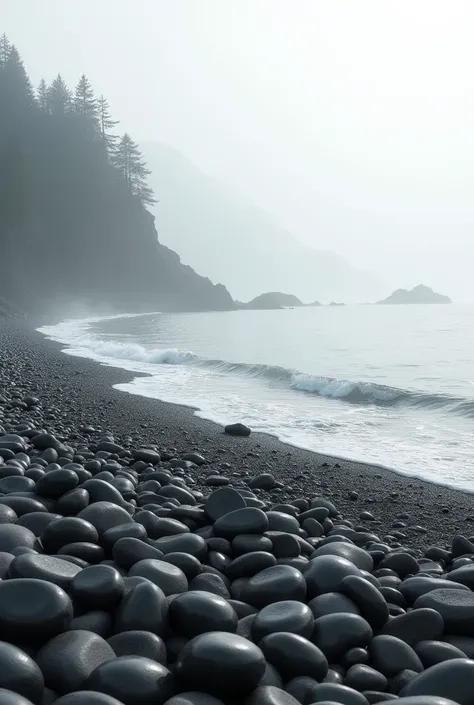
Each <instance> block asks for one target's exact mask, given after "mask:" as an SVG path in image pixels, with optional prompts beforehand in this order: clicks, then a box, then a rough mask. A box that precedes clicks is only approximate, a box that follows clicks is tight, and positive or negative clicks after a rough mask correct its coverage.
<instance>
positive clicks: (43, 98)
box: [36, 78, 49, 113]
mask: <svg viewBox="0 0 474 705" xmlns="http://www.w3.org/2000/svg"><path fill="white" fill-rule="evenodd" d="M36 100H37V102H38V107H39V109H40V110H41V111H42V112H43V113H49V88H48V86H47V85H46V81H45V80H44V78H42V79H41V81H40V82H39V84H38V88H37V89H36Z"/></svg>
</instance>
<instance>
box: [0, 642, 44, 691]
mask: <svg viewBox="0 0 474 705" xmlns="http://www.w3.org/2000/svg"><path fill="white" fill-rule="evenodd" d="M0 687H1V688H5V689H6V690H12V691H14V692H15V693H19V694H20V695H22V696H23V697H25V698H28V699H29V700H31V701H32V702H33V703H38V704H39V703H41V699H42V696H43V690H44V679H43V674H42V673H41V671H40V669H39V668H38V666H37V664H36V663H35V662H34V661H33V659H32V658H30V656H28V654H26V653H25V652H24V651H22V650H21V649H19V648H17V647H16V646H13V644H8V643H7V642H5V641H0Z"/></svg>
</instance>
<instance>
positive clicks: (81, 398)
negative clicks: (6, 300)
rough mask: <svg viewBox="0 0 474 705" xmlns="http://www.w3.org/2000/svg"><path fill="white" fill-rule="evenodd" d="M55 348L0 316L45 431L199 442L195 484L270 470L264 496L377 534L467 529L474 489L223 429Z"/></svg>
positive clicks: (443, 539) (9, 354)
mask: <svg viewBox="0 0 474 705" xmlns="http://www.w3.org/2000/svg"><path fill="white" fill-rule="evenodd" d="M63 347H64V346H61V345H59V344H57V343H53V342H51V341H49V340H46V339H45V338H44V337H43V336H42V335H41V334H40V333H38V332H36V331H35V330H34V329H33V328H32V326H31V324H30V325H29V324H28V323H26V322H24V321H1V322H0V350H1V358H0V365H1V366H2V367H3V370H4V371H5V370H7V371H8V373H9V379H10V380H11V384H12V385H13V384H16V385H23V388H24V390H26V391H28V392H29V393H31V394H34V395H35V396H38V397H40V398H41V401H42V404H43V408H48V409H49V410H50V414H49V423H50V427H49V429H48V430H51V431H52V432H54V431H55V430H56V431H57V432H60V431H61V430H62V431H63V432H64V431H65V430H67V429H69V430H70V431H71V432H74V431H75V430H76V429H78V428H79V427H80V426H81V425H86V424H90V425H92V426H93V427H94V428H95V429H96V430H97V431H102V432H103V431H109V432H111V433H113V434H114V436H115V438H116V440H117V441H118V442H121V439H122V438H124V437H126V436H132V438H133V439H134V441H135V442H137V443H153V444H157V445H158V446H159V447H160V448H164V449H167V450H170V449H174V448H175V449H177V450H178V451H180V452H187V451H191V450H196V451H199V452H200V453H202V454H203V455H204V456H205V457H206V459H207V460H208V461H209V465H208V466H205V467H204V468H200V469H196V471H195V473H196V474H195V479H196V480H197V486H198V487H199V486H203V482H204V480H205V477H206V476H207V475H210V474H216V473H220V474H222V475H226V476H228V477H230V478H233V479H235V478H236V477H240V476H241V475H243V476H248V475H249V474H250V476H254V475H257V474H259V473H261V472H272V473H273V474H274V475H275V477H276V479H277V480H280V481H281V482H283V483H284V484H285V488H284V489H281V490H272V491H271V492H270V493H269V498H270V499H271V500H273V501H275V502H283V501H285V500H286V499H294V498H297V497H308V498H310V497H313V496H315V495H323V496H325V497H327V498H328V499H331V500H333V501H334V502H335V504H336V506H337V507H338V509H339V510H340V511H342V512H343V513H344V516H345V517H346V518H348V519H350V520H352V521H354V520H355V521H356V522H357V520H358V517H359V515H360V513H361V512H362V511H364V510H367V511H370V512H371V513H372V514H373V515H374V517H375V518H376V522H367V521H364V522H361V524H363V525H365V527H366V528H369V527H370V526H373V530H374V532H375V533H377V534H378V535H379V536H381V537H384V536H385V535H387V534H392V535H393V532H394V531H395V532H396V531H397V528H393V523H394V522H397V521H400V520H401V521H402V522H403V523H404V524H405V527H403V528H401V529H400V528H398V531H400V530H401V531H402V532H403V533H404V534H405V536H406V537H407V538H406V539H405V538H402V537H400V538H401V541H402V543H403V544H405V545H411V546H416V547H419V548H427V547H428V546H430V545H431V544H436V545H438V546H448V545H450V542H451V539H452V537H453V536H454V535H455V534H458V533H461V534H463V535H464V536H468V537H469V536H473V535H474V526H473V522H474V495H471V494H469V493H465V492H461V491H456V490H451V489H448V488H444V487H442V486H438V485H434V484H431V483H428V482H424V481H421V480H416V479H412V478H409V477H404V476H402V475H398V474H396V473H394V472H391V471H388V470H383V469H380V468H378V467H373V466H370V465H365V464H361V463H354V462H348V461H344V460H337V459H334V458H331V457H325V456H322V455H319V454H316V453H312V452H309V451H304V450H300V449H298V448H293V447H291V446H288V445H285V444H283V443H281V442H279V441H277V440H276V439H274V438H272V437H270V436H266V435H262V434H252V435H251V436H250V437H249V438H242V439H241V438H233V437H230V436H227V435H225V434H224V433H223V429H222V428H221V427H220V426H218V425H216V424H213V423H211V422H208V421H204V420H202V419H199V418H197V417H196V416H194V415H193V411H192V410H191V409H189V408H186V407H181V406H177V405H173V404H167V403H164V402H161V401H158V400H155V399H146V398H143V397H139V396H134V395H130V394H126V393H124V392H119V391H117V390H115V389H113V385H114V384H118V383H123V382H127V381H130V380H131V379H132V378H133V377H135V376H136V375H135V374H131V373H129V372H126V371H124V370H120V369H116V368H113V367H108V366H104V365H100V364H98V363H96V362H94V361H92V360H87V359H84V358H78V357H73V356H70V355H65V354H64V353H62V352H61V350H62V348H63ZM1 391H2V390H0V393H1ZM233 421H235V419H229V422H233ZM351 493H352V498H351V496H350V495H351ZM353 493H357V497H356V495H354V494H353Z"/></svg>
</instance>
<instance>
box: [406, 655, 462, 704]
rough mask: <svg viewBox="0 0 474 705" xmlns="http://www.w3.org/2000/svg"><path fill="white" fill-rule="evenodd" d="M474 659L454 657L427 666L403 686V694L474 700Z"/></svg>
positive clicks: (407, 695) (458, 701) (456, 700)
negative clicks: (429, 666)
mask: <svg viewBox="0 0 474 705" xmlns="http://www.w3.org/2000/svg"><path fill="white" fill-rule="evenodd" d="M473 684H474V661H472V660H470V659H453V660H452V661H443V662H442V663H438V664H436V666H431V668H427V669H426V671H424V672H423V673H420V675H418V676H417V677H416V678H414V679H413V680H412V681H410V683H408V685H406V686H405V688H403V690H402V692H401V695H402V696H406V697H411V696H414V695H425V696H426V695H437V696H438V697H441V698H448V699H449V700H454V702H456V703H459V705H472V703H473V702H474V686H473Z"/></svg>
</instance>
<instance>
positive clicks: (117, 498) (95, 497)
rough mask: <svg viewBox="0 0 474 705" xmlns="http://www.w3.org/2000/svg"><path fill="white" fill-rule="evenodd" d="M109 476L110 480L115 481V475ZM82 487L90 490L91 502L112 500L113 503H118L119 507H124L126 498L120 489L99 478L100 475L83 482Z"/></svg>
mask: <svg viewBox="0 0 474 705" xmlns="http://www.w3.org/2000/svg"><path fill="white" fill-rule="evenodd" d="M109 477H110V480H111V481H113V479H114V477H113V475H112V476H109ZM82 487H83V489H85V490H87V491H88V492H89V497H90V504H92V503H94V504H96V503H97V502H110V503H111V504H115V505H117V507H122V506H123V505H124V499H123V497H122V495H121V494H120V492H119V491H118V489H117V488H116V487H114V486H113V485H112V484H110V482H106V481H105V480H102V479H99V477H98V476H96V477H92V478H91V479H90V480H86V481H85V482H83V483H82Z"/></svg>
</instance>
